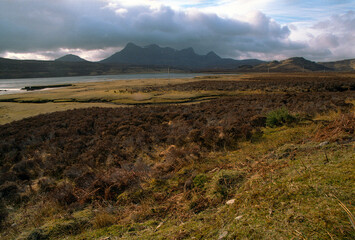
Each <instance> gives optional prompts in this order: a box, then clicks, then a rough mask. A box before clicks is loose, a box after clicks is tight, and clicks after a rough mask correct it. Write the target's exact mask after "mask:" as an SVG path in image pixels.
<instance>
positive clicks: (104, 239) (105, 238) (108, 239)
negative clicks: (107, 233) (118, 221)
mask: <svg viewBox="0 0 355 240" xmlns="http://www.w3.org/2000/svg"><path fill="white" fill-rule="evenodd" d="M110 239H111V238H110V237H104V238H100V240H110Z"/></svg>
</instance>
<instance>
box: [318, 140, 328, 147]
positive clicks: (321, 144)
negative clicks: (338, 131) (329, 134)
mask: <svg viewBox="0 0 355 240" xmlns="http://www.w3.org/2000/svg"><path fill="white" fill-rule="evenodd" d="M328 144H329V142H328V141H325V142H321V143H320V144H319V146H320V147H324V146H325V145H328Z"/></svg>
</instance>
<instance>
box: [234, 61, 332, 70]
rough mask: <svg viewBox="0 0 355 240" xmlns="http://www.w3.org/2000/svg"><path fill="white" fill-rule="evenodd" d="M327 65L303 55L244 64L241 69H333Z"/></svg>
mask: <svg viewBox="0 0 355 240" xmlns="http://www.w3.org/2000/svg"><path fill="white" fill-rule="evenodd" d="M333 70H335V69H334V68H329V67H327V66H325V65H322V64H319V63H316V62H312V61H309V60H307V59H304V58H302V57H293V58H289V59H286V60H283V61H272V62H268V63H262V64H259V65H256V66H254V67H252V66H242V67H240V68H239V71H246V72H320V71H333Z"/></svg>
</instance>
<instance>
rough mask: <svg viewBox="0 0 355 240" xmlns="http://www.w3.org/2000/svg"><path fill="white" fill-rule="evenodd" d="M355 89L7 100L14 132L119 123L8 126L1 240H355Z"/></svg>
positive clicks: (233, 80)
mask: <svg viewBox="0 0 355 240" xmlns="http://www.w3.org/2000/svg"><path fill="white" fill-rule="evenodd" d="M354 86H355V74H339V73H332V74H323V73H309V74H304V73H298V74H250V75H225V76H206V77H197V78H194V79H174V80H168V79H166V80H135V81H117V82H107V83H88V84H75V86H72V87H68V88H61V89H55V90H48V91H47V90H46V91H39V92H29V93H26V94H23V95H13V96H10V95H7V96H5V95H4V96H1V97H0V98H1V99H2V102H0V106H1V108H0V111H2V112H1V113H3V114H7V115H8V116H7V118H3V120H1V119H0V120H1V121H3V122H2V123H7V122H11V121H13V120H19V119H21V118H23V117H29V116H31V115H37V114H39V113H41V114H42V113H50V112H54V111H56V110H66V109H74V108H86V107H91V106H98V107H112V106H114V107H119V109H117V108H115V109H107V108H105V109H102V108H90V109H80V110H79V109H78V110H76V111H66V112H59V113H51V114H47V115H41V116H37V117H33V118H29V119H24V120H22V121H17V122H12V123H9V124H6V125H2V126H0V135H1V136H2V138H1V139H0V160H1V163H2V165H1V171H0V193H1V194H2V196H3V198H2V199H1V201H3V202H1V201H0V220H1V221H0V223H1V224H2V227H3V228H2V230H1V231H0V232H1V233H0V237H1V238H2V239H16V238H17V239H354V238H355V229H354V228H353V226H352V221H351V215H352V214H353V213H354V210H355V206H354V199H355V192H354V184H355V177H354V176H355V154H354V150H355V145H354V140H355V136H354V131H355V115H354V113H355V108H354V104H355V93H354V90H355V88H354ZM36 102H37V103H36ZM187 104H188V105H187ZM136 105H138V106H136ZM143 105H147V106H143ZM127 106H129V107H128V108H127ZM280 108H283V109H286V110H285V111H282V114H285V115H286V117H289V118H288V120H285V121H284V120H283V119H282V118H278V117H279V116H277V114H275V112H276V113H278V112H280V111H275V110H277V109H280ZM271 113H273V114H271ZM11 114H12V115H11ZM270 118H275V119H276V120H275V119H274V120H275V121H276V122H275V124H274V125H267V123H268V122H272V121H267V120H268V119H269V120H270ZM277 121H278V122H277ZM1 180H2V181H3V182H1ZM340 203H341V204H343V206H345V207H346V208H345V209H347V210H348V212H347V211H345V210H344V208H343V207H342V206H341V204H340Z"/></svg>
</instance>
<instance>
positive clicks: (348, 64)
mask: <svg viewBox="0 0 355 240" xmlns="http://www.w3.org/2000/svg"><path fill="white" fill-rule="evenodd" d="M319 64H322V65H324V66H326V67H328V68H332V69H336V70H337V71H342V72H353V71H355V59H346V60H341V61H336V62H319Z"/></svg>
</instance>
